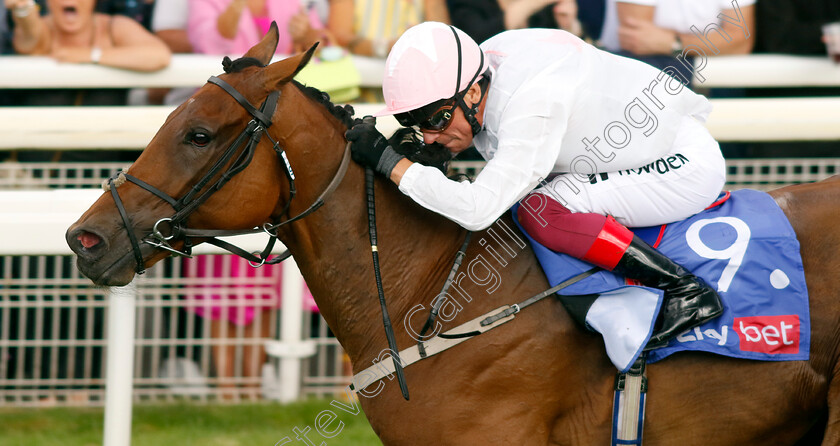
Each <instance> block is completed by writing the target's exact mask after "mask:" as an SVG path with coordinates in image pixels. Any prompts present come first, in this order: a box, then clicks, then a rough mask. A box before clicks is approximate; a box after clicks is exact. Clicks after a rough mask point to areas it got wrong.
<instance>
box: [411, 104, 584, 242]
mask: <svg viewBox="0 0 840 446" xmlns="http://www.w3.org/2000/svg"><path fill="white" fill-rule="evenodd" d="M528 90H530V94H522V93H524V92H519V93H518V94H517V95H516V96H517V97H516V98H512V99H511V101H510V102H509V103H508V104H507V106H506V107H505V110H504V114H503V117H502V119H501V121H500V126H499V127H500V131H499V133H498V141H499V144H498V148H497V150H496V152H495V154H494V156H493V158H492V159H490V160H489V161H488V162H487V165H486V166H485V167H484V169H483V170H482V171H481V173H479V174H478V176H477V177H476V179H475V181H474V182H473V183H470V182H468V181H463V182H457V181H452V180H449V179H448V178H446V177H445V176H444V175H443V174H442V173H441V172H440V171H439V170H437V169H435V168H433V167H428V166H423V165H420V164H414V165H412V166H411V167H409V168H408V169H407V170H406V172H405V174H404V175H403V177H402V180H401V181H400V190H401V191H402V192H403V193H405V194H406V195H408V196H409V197H411V198H412V199H414V201H416V202H417V203H419V204H420V205H421V206H423V207H425V208H427V209H429V210H432V211H434V212H437V213H438V214H441V215H443V216H444V217H447V218H449V219H450V220H453V221H455V222H456V223H458V224H460V225H461V226H463V227H465V228H467V229H469V230H472V231H476V230H480V229H484V228H487V227H488V226H490V225H492V224H493V222H494V221H495V220H496V219H497V218H499V216H500V215H502V213H503V212H505V211H506V210H507V209H509V208H510V207H511V206H513V204H514V203H516V202H517V201H518V200H520V199H522V198H523V197H524V196H525V195H526V194H527V193H528V192H530V191H531V190H532V189H534V187H536V186H537V185H538V184H539V181H540V180H541V179H543V178H545V177H546V176H547V175H548V174H549V173H550V172H551V171H552V168H553V167H554V164H555V162H556V160H557V156H558V154H559V153H560V143H561V140H562V136H563V134H564V133H565V130H566V125H567V120H568V117H567V115H566V113H564V108H565V107H563V105H562V104H560V101H557V100H556V99H557V98H555V100H554V101H549V100H548V98H547V97H546V96H552V95H546V94H545V91H543V92H542V94H538V93H537V91H539V90H538V89H537V88H533V89H528Z"/></svg>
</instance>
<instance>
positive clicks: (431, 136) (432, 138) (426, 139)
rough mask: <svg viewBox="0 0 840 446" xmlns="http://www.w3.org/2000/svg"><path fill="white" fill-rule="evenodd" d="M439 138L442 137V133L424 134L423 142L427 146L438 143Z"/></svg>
mask: <svg viewBox="0 0 840 446" xmlns="http://www.w3.org/2000/svg"><path fill="white" fill-rule="evenodd" d="M438 137H440V133H429V132H423V142H424V143H426V144H431V143H433V142H435V141H437V139H438Z"/></svg>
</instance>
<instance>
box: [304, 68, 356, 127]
mask: <svg viewBox="0 0 840 446" xmlns="http://www.w3.org/2000/svg"><path fill="white" fill-rule="evenodd" d="M292 83H293V84H294V85H295V87H297V88H298V89H299V90H300V91H302V92H303V94H305V95H306V97H308V98H310V99H312V100H313V101H315V102H317V103H319V104H321V105H323V106H324V107H326V109H327V110H329V112H330V114H331V115H333V116H335V117H336V118H337V119H338V120H339V121H341V123H342V124H344V126H345V127H347V128H348V129H349V128H350V127H353V124H355V120H354V119H353V114H354V113H355V110H353V106H352V105H350V104H344V105H343V106H342V105H336V104H333V103H332V102H331V101H330V95H329V94H328V93H326V92H323V91H321V90H319V89H317V88H315V87H310V86H308V85H303V84H301V83H300V82H298V81H295V80H293V81H292Z"/></svg>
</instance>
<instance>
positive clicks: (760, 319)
mask: <svg viewBox="0 0 840 446" xmlns="http://www.w3.org/2000/svg"><path fill="white" fill-rule="evenodd" d="M732 325H733V328H735V331H737V332H738V338H739V339H740V341H741V350H742V351H749V352H758V353H767V354H771V355H778V354H795V353H799V316H797V315H795V314H791V315H784V316H752V317H736V318H735V321H734V322H733V324H732Z"/></svg>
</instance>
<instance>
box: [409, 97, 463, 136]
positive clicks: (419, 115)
mask: <svg viewBox="0 0 840 446" xmlns="http://www.w3.org/2000/svg"><path fill="white" fill-rule="evenodd" d="M457 106H458V101H457V99H455V98H449V99H441V100H439V101H435V102H432V103H431V104H428V105H424V106H423V107H420V108H418V109H415V110H409V111H407V112H404V113H397V114H396V115H394V117H395V118H396V119H397V122H399V123H400V125H401V126H403V127H412V126H415V125H416V126H417V127H419V128H420V130H423V131H426V132H433V133H435V132H442V131H444V130H446V128H447V127H449V124H451V123H452V117H453V116H454V114H455V108H456V107H457Z"/></svg>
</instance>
